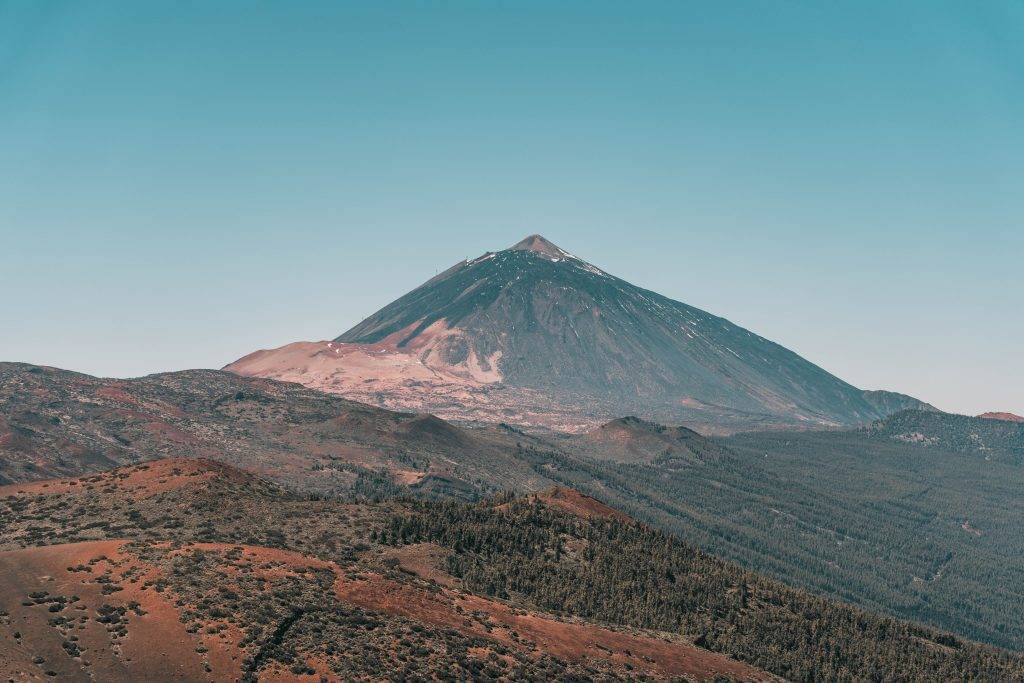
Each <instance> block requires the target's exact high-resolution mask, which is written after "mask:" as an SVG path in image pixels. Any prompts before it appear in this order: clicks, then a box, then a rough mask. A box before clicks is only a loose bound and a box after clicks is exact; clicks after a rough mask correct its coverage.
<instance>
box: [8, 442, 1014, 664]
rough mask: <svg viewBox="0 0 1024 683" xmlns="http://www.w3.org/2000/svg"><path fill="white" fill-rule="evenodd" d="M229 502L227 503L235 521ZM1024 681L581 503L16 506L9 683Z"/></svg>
mask: <svg viewBox="0 0 1024 683" xmlns="http://www.w3.org/2000/svg"><path fill="white" fill-rule="evenodd" d="M225 501H230V504H229V505H226V504H225ZM865 672H871V674H872V677H873V678H876V679H878V680H897V679H898V680H1016V679H1019V678H1020V677H1021V676H1022V675H1024V660H1022V658H1021V656H1020V655H1019V654H1014V653H1010V652H1007V651H1004V650H1000V649H997V648H993V647H990V646H985V645H979V644H977V643H974V642H971V641H969V640H965V639H963V638H960V637H958V636H955V635H953V634H950V633H944V632H941V631H936V630H934V629H930V628H927V627H923V626H919V625H916V624H913V623H909V622H906V621H900V620H897V619H892V618H889V617H882V616H878V615H875V614H871V613H869V612H864V611H861V610H858V609H856V608H853V607H850V606H848V605H846V604H843V603H841V602H834V601H829V600H825V599H823V598H820V597H817V596H814V595H811V594H809V593H806V592H803V591H800V590H795V589H792V588H788V587H786V586H784V585H782V584H780V583H778V582H776V581H773V580H770V579H766V578H764V577H761V576H758V575H756V574H752V573H750V572H747V571H744V570H742V569H740V568H739V567H736V566H735V565H732V564H729V563H727V562H722V561H720V560H717V559H714V558H712V557H709V556H707V555H705V554H703V553H701V552H699V551H697V550H696V549H694V548H693V547H691V546H688V545H687V544H685V543H683V542H681V541H679V540H678V539H675V538H673V537H671V536H668V535H666V534H664V533H662V532H659V531H656V530H654V529H651V528H649V527H646V526H644V525H642V524H638V523H636V522H635V521H633V520H631V519H630V518H628V517H626V516H624V515H622V514H621V513H618V512H616V511H615V510H611V509H609V508H607V507H606V506H603V505H601V504H600V503H598V502H597V501H594V500H592V499H589V498H587V497H586V496H583V495H581V494H579V493H578V492H575V491H571V490H567V489H564V488H560V489H555V490H551V491H547V492H543V493H541V494H539V495H536V496H530V497H525V498H524V497H516V496H511V495H503V496H499V497H497V498H494V499H491V500H485V501H481V502H480V503H477V504H474V505H468V504H462V503H457V502H451V501H449V502H443V503H438V502H431V503H420V502H415V501H409V500H404V501H389V502H381V503H343V502H340V501H337V500H309V499H307V498H305V497H302V496H298V495H295V494H294V493H291V492H289V491H287V490H284V489H281V488H279V487H276V486H274V485H272V484H270V483H268V482H266V481H264V480H262V479H261V478H259V477H256V476H254V475H252V474H251V473H247V472H244V471H241V470H237V469H235V468H232V467H230V466H225V465H223V464H220V463H215V462H211V461H207V460H201V459H180V458H171V459H163V460H156V461H152V462H148V463H143V464H139V465H132V466H126V467H121V468H117V469H114V470H110V471H107V472H103V473H101V474H97V475H92V476H88V477H84V478H77V479H76V478H72V479H61V480H50V481H41V482H35V483H32V484H14V485H10V486H7V487H0V675H3V676H4V679H5V680H6V679H10V680H29V679H32V680H35V679H44V678H54V679H58V680H68V681H79V680H80V681H88V680H154V679H158V678H159V679H163V678H173V679H175V680H182V681H214V682H219V681H237V680H243V681H257V680H354V681H376V680H552V681H579V680H602V681H605V680H607V681H619V680H622V681H626V680H690V681H718V680H730V681H776V680H782V679H785V680H857V679H860V678H863V677H864V675H865Z"/></svg>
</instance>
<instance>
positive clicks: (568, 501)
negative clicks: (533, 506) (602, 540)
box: [534, 486, 632, 522]
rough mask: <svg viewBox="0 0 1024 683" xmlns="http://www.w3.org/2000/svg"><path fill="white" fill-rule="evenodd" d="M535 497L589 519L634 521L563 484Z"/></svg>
mask: <svg viewBox="0 0 1024 683" xmlns="http://www.w3.org/2000/svg"><path fill="white" fill-rule="evenodd" d="M534 497H535V498H536V499H537V500H539V501H541V502H542V503H545V504H547V505H550V506H552V507H556V508H559V509H561V510H564V511H566V512H569V513H572V514H574V515H578V516H580V517H585V518H587V519H593V518H603V519H617V520H619V521H622V522H630V521H632V518H630V516H629V515H626V514H624V513H622V512H619V511H618V510H616V509H615V508H611V507H608V506H607V505H605V504H604V503H602V502H600V501H597V500H594V499H593V498H591V497H590V496H585V495H583V494H582V493H580V492H579V491H577V490H575V489H570V488H565V487H563V486H556V487H554V488H552V489H548V490H547V491H541V492H540V493H537V494H535V495H534Z"/></svg>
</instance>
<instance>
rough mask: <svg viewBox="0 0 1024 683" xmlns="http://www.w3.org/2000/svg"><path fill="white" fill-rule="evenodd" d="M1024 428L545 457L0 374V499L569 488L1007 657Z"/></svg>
mask: <svg viewBox="0 0 1024 683" xmlns="http://www.w3.org/2000/svg"><path fill="white" fill-rule="evenodd" d="M886 425H887V426H886ZM966 428H969V429H966ZM965 429H966V431H965ZM1018 429H1019V424H1018V423H1012V422H1005V421H993V420H984V419H977V418H966V417H963V416H955V415H945V414H942V413H934V412H929V411H925V412H915V411H910V412H908V413H905V414H898V415H896V416H893V418H891V419H890V420H888V421H886V422H884V423H878V424H876V425H874V426H873V427H870V428H864V429H855V430H847V431H825V432H814V431H807V430H801V431H796V432H785V431H777V430H776V431H771V432H761V433H748V434H742V435H737V436H734V437H730V438H728V439H722V438H709V437H705V436H701V435H700V434H697V433H695V432H693V431H692V430H690V429H687V428H686V427H680V426H666V425H661V424H657V423H652V422H648V421H645V420H642V419H639V418H620V419H617V420H613V421H610V422H609V423H606V424H604V425H602V426H599V427H596V428H594V429H592V430H589V431H588V432H585V433H582V434H576V435H557V434H549V435H547V436H545V437H543V438H542V437H539V436H537V435H533V434H528V433H525V432H523V431H522V430H519V429H517V428H514V427H510V426H507V425H504V426H502V425H490V426H486V427H478V428H466V427H464V426H457V425H453V424H450V423H447V422H445V421H443V420H440V419H438V418H435V417H432V416H429V415H422V414H410V413H394V412H390V411H387V410H383V409H380V408H375V407H371V406H367V405H363V404H358V403H355V402H352V401H348V400H345V399H343V398H340V397H337V396H330V395H326V394H323V393H320V392H316V391H312V390H309V389H306V388H304V387H301V386H299V385H296V384H289V383H283V382H276V381H273V380H266V379H261V378H244V377H239V376H237V375H234V374H231V373H227V372H219V371H209V370H206V371H188V372H180V373H164V374H159V375H153V376H150V377H145V378H140V379H134V380H105V379H99V378H94V377H89V376H86V375H82V374H79V373H72V372H67V371H62V370H57V369H54V368H45V367H39V366H34V365H27V364H3V365H0V478H2V479H0V481H2V482H4V483H9V482H13V483H20V485H23V486H28V485H30V484H31V485H33V486H34V485H39V484H35V483H33V482H38V481H40V480H42V479H46V478H49V477H54V476H74V475H82V474H87V473H97V472H101V471H104V470H107V469H109V468H111V467H113V466H116V465H121V464H132V463H141V462H144V461H149V460H153V459H157V458H161V457H181V456H187V457H192V458H212V459H214V460H217V461H219V462H223V463H227V464H231V465H236V466H240V467H242V468H245V469H247V470H249V471H253V472H256V473H258V474H259V475H260V476H263V477H265V478H267V479H269V480H272V481H274V482H276V483H277V484H279V485H283V486H287V487H288V488H290V489H291V490H294V491H297V492H300V493H301V494H302V495H304V496H310V495H312V496H317V497H336V498H340V499H342V500H347V501H371V500H379V499H386V498H393V497H396V496H413V497H417V498H424V499H431V500H440V499H451V498H455V499H460V500H478V499H480V498H481V497H484V496H490V495H494V494H496V493H498V492H500V491H515V492H519V493H524V494H530V493H537V492H540V491H545V490H550V489H551V488H552V487H555V486H560V487H563V488H564V489H576V490H580V491H583V492H584V493H586V494H588V495H589V496H591V497H592V498H595V499H598V500H600V501H602V503H604V504H607V505H611V506H612V507H614V508H616V509H618V510H621V511H624V512H626V513H628V514H629V515H630V516H632V517H634V518H636V519H639V520H642V521H644V522H647V523H650V524H652V525H654V526H656V527H658V528H660V529H664V530H668V531H671V532H673V533H675V534H678V535H680V536H681V537H683V538H686V539H687V540H689V541H690V542H692V543H694V544H696V545H698V546H699V547H701V548H703V549H705V550H707V551H709V552H712V553H714V554H715V555H718V556H721V557H724V558H728V559H730V560H733V561H736V562H738V563H741V564H742V565H743V566H745V567H747V568H750V569H755V570H757V571H759V572H762V573H765V574H768V575H771V576H774V577H777V578H779V579H782V580H784V581H786V582H788V583H791V584H793V585H798V586H803V587H806V588H809V589H812V590H814V591H816V592H819V593H821V594H824V595H832V596H837V597H840V598H841V599H843V600H846V601H849V602H852V603H855V604H858V605H861V606H863V607H866V608H869V609H871V610H874V611H880V612H887V613H889V614H892V615H894V616H899V617H902V618H910V619H914V620H917V621H921V622H925V623H929V624H932V625H933V626H937V627H941V628H945V629H947V630H952V631H955V632H957V633H959V634H961V635H964V636H966V637H968V638H972V639H977V640H982V641H985V642H990V643H994V644H998V645H1002V646H1007V647H1014V648H1022V647H1024V617H1022V615H1021V612H1020V610H1019V609H1018V606H1019V603H1020V600H1024V595H1022V594H1021V591H1020V589H1019V587H1020V586H1024V576H1022V575H1021V572H1020V563H1019V561H1018V560H1019V557H1020V553H1024V547H1022V545H1021V542H1020V534H1019V528H1018V527H1019V519H1020V515H1021V514H1024V509H1022V507H1021V501H1020V497H1019V495H1018V494H1019V489H1020V486H1021V485H1022V484H1024V470H1022V469H1021V467H1020V462H1021V461H1020V450H1019V445H1018V446H1014V444H1015V443H1016V444H1019V441H1014V439H1019V433H1018ZM908 435H920V436H919V437H918V436H913V437H910V436H908ZM972 435H973V436H972ZM979 439H980V441H979ZM961 446H962V449H961V450H955V449H956V448H960V447H961ZM1014 448H1017V450H1014ZM981 449H985V450H981ZM879 557H882V558H885V559H884V561H879V560H878V558H879ZM984 577H988V578H987V579H986V578H984ZM991 581H996V582H997V583H998V584H999V585H1000V586H1001V589H1000V590H998V591H992V590H991V589H990V585H991Z"/></svg>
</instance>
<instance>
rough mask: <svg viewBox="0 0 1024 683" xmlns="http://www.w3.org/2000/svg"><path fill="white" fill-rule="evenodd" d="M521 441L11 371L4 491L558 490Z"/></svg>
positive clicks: (300, 391)
mask: <svg viewBox="0 0 1024 683" xmlns="http://www.w3.org/2000/svg"><path fill="white" fill-rule="evenodd" d="M516 438H517V437H516V436H515V435H512V434H510V433H508V432H506V431H505V430H501V429H499V428H494V427H492V428H489V429H475V430H465V429H462V428H459V427H456V426H454V425H451V424H448V423H446V422H444V421H443V420H440V419H438V418H436V417H434V416H432V415H423V414H411V413H395V412H391V411H388V410H383V409H381V408H375V407H373V406H368V405H364V404H362V403H356V402H353V401H349V400H346V399H344V398H341V397H339V396H332V395H329V394H324V393H322V392H319V391H313V390H311V389H307V388H305V387H302V386H299V385H297V384H289V383H285V382H275V381H273V380H267V379H261V378H246V377H239V376H238V375H235V374H232V373H229V372H222V371H217V370H187V371H182V372H169V373H161V374H157V375H150V376H148V377H141V378H138V379H127V380H114V379H101V378H97V377H90V376H89V375H83V374H80V373H76V372H69V371H67V370H59V369H57V368H48V367H40V366H35V365H27V364H21V363H0V484H4V483H7V482H21V481H31V480H34V479H40V478H44V477H55V476H74V475H80V474H83V473H88V472H95V471H100V470H103V469H108V468H110V467H114V466H117V465H124V464H131V463H136V462H141V461H144V460H153V459H155V458H161V457H169V456H175V457H182V456H186V457H204V458H214V459H217V460H220V461H222V462H227V463H230V464H234V465H240V466H243V467H245V468H247V469H251V470H254V471H258V472H260V473H262V474H265V475H266V476H268V477H271V478H273V479H274V480H276V481H278V482H280V483H283V484H287V485H290V486H294V487H297V488H301V489H303V490H307V491H313V492H317V493H325V494H338V495H349V496H351V495H356V496H359V495H381V494H384V495H387V494H396V493H398V492H399V491H402V492H406V493H418V494H421V495H448V496H455V497H470V498H472V497H477V496H479V495H481V494H484V493H488V492H493V491H497V490H503V489H510V488H511V489H527V490H537V489H542V488H545V487H547V486H550V485H551V484H552V483H553V482H552V481H551V480H549V479H547V478H545V477H544V476H542V475H539V474H537V473H536V472H535V471H534V468H533V467H532V466H531V465H530V464H529V463H525V462H522V461H520V460H517V459H516V457H515V452H514V444H515V440H516Z"/></svg>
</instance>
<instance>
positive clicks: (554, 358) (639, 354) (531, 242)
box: [226, 235, 925, 431]
mask: <svg viewBox="0 0 1024 683" xmlns="http://www.w3.org/2000/svg"><path fill="white" fill-rule="evenodd" d="M226 369H228V370H231V371H232V372H237V373H239V374H242V375H256V376H264V377H273V378H275V379H284V380H289V381H295V382H300V383H302V384H305V385H307V386H311V387H315V388H318V389H322V390H325V391H331V392H335V393H339V394H342V395H345V396H349V397H352V398H356V399H358V400H362V401H366V402H369V403H376V404H379V405H383V406H386V407H389V408H401V409H412V410H418V411H425V412H431V413H435V414H438V415H441V416H443V417H449V418H459V419H470V420H482V421H491V422H510V423H514V424H525V425H535V426H546V427H553V428H556V429H561V430H563V431H564V430H572V431H582V430H585V429H588V428H590V427H593V426H596V425H597V424H600V423H601V422H602V421H605V420H607V419H609V418H614V417H618V416H620V415H622V414H623V413H624V412H631V413H635V414H638V415H642V416H645V417H648V418H654V419H658V420H661V421H672V422H682V421H686V422H688V423H691V424H695V425H700V426H701V427H702V428H703V429H704V430H705V431H722V430H735V429H738V428H751V427H759V426H776V425H840V424H857V423H863V422H869V421H871V420H874V419H877V418H880V417H884V416H885V415H887V414H889V413H891V412H893V411H894V410H898V409H900V408H908V407H925V406H924V404H922V403H921V402H920V401H917V400H916V399H913V398H910V397H908V396H903V395H901V394H894V393H891V392H878V391H862V390H860V389H857V388H855V387H853V386H851V385H849V384H847V383H846V382H843V381H842V380H840V379H838V378H837V377H835V376H833V375H831V374H829V373H828V372H826V371H825V370H823V369H821V368H819V367H818V366H816V365H814V364H812V363H810V362H808V361H806V360H804V359H803V358H801V357H800V356H798V355H796V354H795V353H793V352H791V351H789V350H787V349H785V348H783V347H781V346H779V345H778V344H775V343H773V342H770V341H768V340H766V339H764V338H762V337H759V336H757V335H756V334H753V333H752V332H749V331H747V330H745V329H743V328H741V327H738V326H736V325H734V324H732V323H730V322H729V321H727V320H725V319H723V318H720V317H717V316H714V315H711V314H709V313H706V312H704V311H702V310H700V309H697V308H694V307H692V306H688V305H686V304H683V303H680V302H678V301H673V300H672V299H669V298H667V297H664V296H661V295H660V294H656V293H654V292H651V291H648V290H645V289H642V288H640V287H637V286H635V285H632V284H630V283H628V282H625V281H624V280H621V279H619V278H617V277H614V276H612V275H610V274H608V273H606V272H604V271H603V270H601V269H600V268H597V267H595V266H593V265H591V264H589V263H586V262H585V261H582V260H580V259H579V258H577V257H575V256H573V255H572V254H569V253H568V252H566V251H563V250H562V249H560V248H558V247H557V246H555V245H553V244H551V243H550V242H548V241H547V240H545V239H544V238H543V237H540V236H539V235H532V236H530V237H527V238H526V239H524V240H523V241H522V242H520V243H518V244H516V245H515V246H513V247H511V248H509V249H505V250H503V251H499V252H496V253H487V254H484V255H483V256H481V257H479V258H476V259H473V260H471V261H465V262H463V263H459V264H456V265H455V266H453V267H452V268H449V269H448V270H446V271H445V272H443V273H441V274H440V275H438V276H437V277H434V278H433V279H431V280H430V281H428V282H427V283H425V284H424V285H422V286H421V287H419V288H417V289H415V290H413V291H412V292H410V293H408V294H406V295H405V296H403V297H401V298H400V299H398V300H396V301H395V302H393V303H391V304H389V305H388V306H385V307H384V308H382V309H381V310H380V311H378V312H376V313H374V314H373V315H371V316H370V317H369V318H367V319H366V320H364V321H363V322H361V323H359V324H358V325H356V326H355V327H353V328H352V329H351V330H349V331H347V332H345V333H344V334H342V335H340V336H339V337H337V338H336V339H334V340H333V341H330V342H296V343H294V344H290V345H288V346H285V347H282V348H280V349H274V350H269V351H258V352H256V353H253V354H250V355H248V356H246V357H244V358H241V359H239V360H238V361H236V362H234V363H232V364H230V365H228V366H227V368H226Z"/></svg>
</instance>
